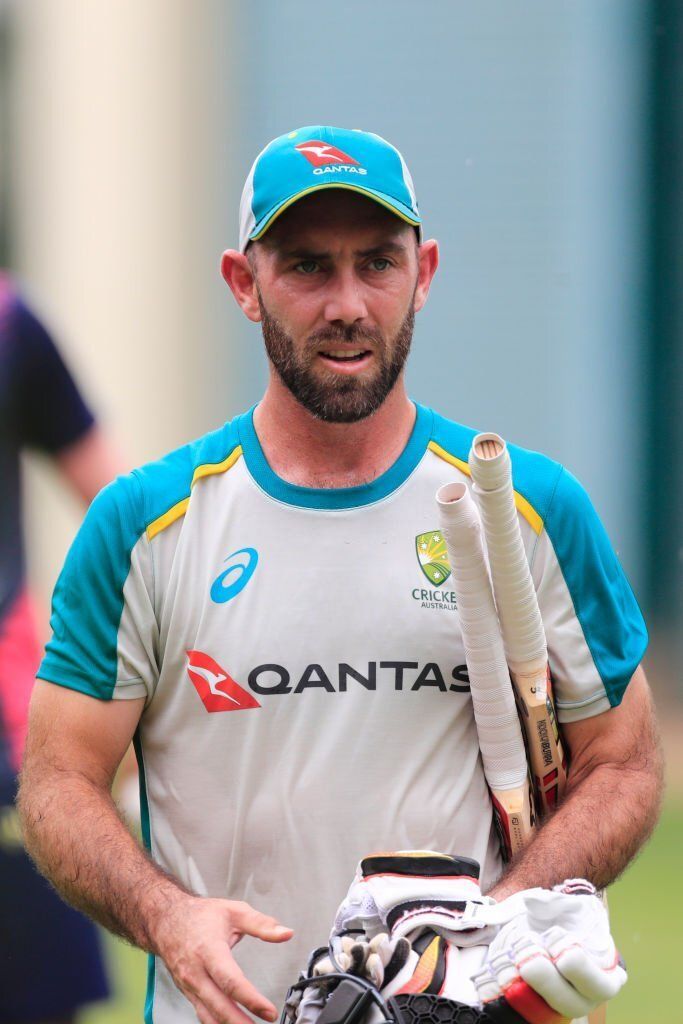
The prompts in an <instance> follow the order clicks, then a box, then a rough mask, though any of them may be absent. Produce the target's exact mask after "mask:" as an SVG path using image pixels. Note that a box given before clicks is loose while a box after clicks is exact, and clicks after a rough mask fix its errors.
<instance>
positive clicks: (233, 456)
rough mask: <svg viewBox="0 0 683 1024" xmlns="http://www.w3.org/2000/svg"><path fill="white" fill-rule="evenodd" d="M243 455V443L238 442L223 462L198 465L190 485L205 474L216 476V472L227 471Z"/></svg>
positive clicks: (192, 485)
mask: <svg viewBox="0 0 683 1024" xmlns="http://www.w3.org/2000/svg"><path fill="white" fill-rule="evenodd" d="M241 456H242V445H241V444H238V445H237V447H236V448H233V450H232V451H231V452H230V454H229V455H228V457H227V458H226V459H223V461H222V462H207V463H206V465H204V466H197V468H196V469H195V471H194V474H193V476H192V483H191V484H190V487H194V485H195V484H196V483H197V481H198V480H201V479H202V477H205V476H214V475H215V474H216V473H227V471H228V470H229V469H232V467H233V466H234V465H235V463H236V462H237V460H238V459H239V458H241Z"/></svg>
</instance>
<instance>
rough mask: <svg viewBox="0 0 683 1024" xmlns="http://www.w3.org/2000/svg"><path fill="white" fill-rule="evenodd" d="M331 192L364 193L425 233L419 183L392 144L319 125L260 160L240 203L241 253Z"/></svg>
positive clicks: (277, 142)
mask: <svg viewBox="0 0 683 1024" xmlns="http://www.w3.org/2000/svg"><path fill="white" fill-rule="evenodd" d="M325 188H345V189H350V190H352V191H354V192H360V193H361V194H362V195H366V196H368V198H370V199H374V200H375V202H377V203H380V204H381V205H382V206H385V207H386V208H387V209H388V210H391V212H392V213H395V214H396V216H397V217H400V218H401V219H402V220H404V221H406V223H408V224H412V225H414V226H415V227H416V228H417V229H418V232H419V231H420V224H421V218H420V212H419V210H418V207H417V199H416V198H415V188H414V186H413V179H412V178H411V176H410V171H409V170H408V168H407V166H406V162H405V160H404V159H403V157H402V156H401V154H400V153H399V151H398V150H397V149H396V148H395V147H394V146H392V145H391V143H389V142H387V141H386V140H385V139H383V138H381V137H380V136H379V135H374V134H373V133H372V132H364V131H360V130H359V129H357V128H354V129H353V130H351V129H348V128H330V127H329V126H325V125H313V126H309V127H308V128H298V129H297V130H296V131H293V132H288V133H287V134H286V135H281V136H280V137H279V138H277V139H273V141H272V142H269V143H268V145H267V146H266V148H265V149H264V150H262V151H261V152H260V153H259V155H258V156H257V157H256V160H255V161H254V164H253V166H252V168H251V170H250V172H249V176H248V177H247V180H246V182H245V184H244V189H243V191H242V200H241V202H240V238H239V246H240V251H241V252H244V250H245V249H246V248H247V246H248V245H249V242H253V241H256V240H257V239H259V238H261V237H262V236H263V235H264V234H265V233H266V231H267V230H268V228H269V227H270V226H271V224H272V223H273V221H275V220H276V219H277V218H278V217H279V216H280V214H281V213H284V211H285V210H287V209H288V208H289V207H290V206H291V205H292V203H295V202H297V200H299V199H303V197H304V196H308V195H310V194H311V193H312V192H317V191H319V190H321V189H325Z"/></svg>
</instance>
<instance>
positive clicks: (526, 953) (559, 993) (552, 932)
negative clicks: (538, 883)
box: [474, 880, 626, 1024]
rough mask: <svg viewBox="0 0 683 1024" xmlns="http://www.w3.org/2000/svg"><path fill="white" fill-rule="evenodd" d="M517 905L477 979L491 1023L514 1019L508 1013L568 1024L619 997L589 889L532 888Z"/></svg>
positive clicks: (607, 939)
mask: <svg viewBox="0 0 683 1024" xmlns="http://www.w3.org/2000/svg"><path fill="white" fill-rule="evenodd" d="M517 900H518V904H519V905H520V913H518V914H517V915H516V916H515V917H514V918H513V920H512V921H510V922H509V923H508V924H506V925H504V926H503V927H502V928H501V930H500V932H499V934H498V935H497V936H496V938H495V939H494V941H493V942H492V943H491V946H490V948H489V952H488V956H487V959H486V965H485V969H484V970H483V971H480V972H479V973H478V974H477V975H476V976H475V977H474V982H475V985H476V988H477V992H478V994H479V998H480V999H481V1001H482V1002H483V1003H484V1005H485V1007H486V1010H487V1012H488V1013H489V1015H490V1016H491V1017H492V1018H493V1019H494V1020H496V1021H500V1022H504V1021H505V1022H507V1021H509V1020H514V1019H515V1018H514V1017H512V1018H510V1017H509V1016H506V1013H507V1012H509V1010H512V1011H514V1013H516V1014H518V1015H519V1018H521V1019H522V1020H524V1021H533V1022H534V1024H537V1022H538V1024H545V1022H546V1021H547V1022H548V1024H551V1022H557V1021H558V1020H560V1019H562V1020H572V1019H574V1018H577V1017H583V1016H586V1015H588V1014H589V1013H591V1012H592V1011H593V1010H594V1009H596V1007H598V1006H599V1005H600V1004H601V1003H603V1002H605V1000H606V999H609V998H611V997H612V996H614V995H616V993H617V992H618V991H619V989H620V988H621V987H622V986H623V984H624V983H625V981H626V972H625V970H624V969H623V967H622V966H621V964H620V962H619V958H618V954H617V952H616V948H615V946H614V941H613V939H612V936H611V934H610V931H609V922H608V919H607V913H606V911H605V908H604V907H603V905H602V903H601V902H600V900H599V899H598V898H597V896H596V894H595V890H594V889H593V887H592V886H590V884H589V883H587V882H582V883H581V886H579V883H578V882H577V881H576V880H572V881H571V882H568V883H564V884H563V885H562V886H557V887H556V888H555V889H554V890H544V889H530V890H528V891H527V892H524V893H519V894H517ZM504 902H505V901H504ZM500 906H501V907H502V906H503V904H501V905H500ZM551 922H553V923H552V924H551ZM549 925H550V927H549Z"/></svg>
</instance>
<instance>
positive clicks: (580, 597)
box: [39, 406, 647, 1024]
mask: <svg viewBox="0 0 683 1024" xmlns="http://www.w3.org/2000/svg"><path fill="white" fill-rule="evenodd" d="M473 434H474V431H472V430H470V429H468V428H466V427H462V426H459V425H458V424H456V423H452V422H450V421H449V420H446V419H444V418H442V417H441V416H439V415H437V414H436V413H434V412H432V411H431V410H430V409H426V408H423V407H420V406H418V408H417V418H416V422H415V426H414V429H413V432H412V435H411V437H410V440H409V442H408V444H407V446H406V448H405V450H404V451H403V453H402V455H401V456H400V457H399V459H398V460H397V461H396V462H395V463H394V465H393V466H392V467H391V468H390V469H389V470H388V471H387V472H386V473H384V474H383V475H382V476H380V477H379V478H378V479H376V480H374V481H373V482H372V483H369V484H366V485H363V486H359V487H351V488H339V489H330V490H317V489H310V488H304V487H298V486H294V485H292V484H289V483H287V482H285V481H284V480H282V479H280V478H279V477H278V476H276V474H275V473H274V472H273V471H272V469H271V468H270V467H269V465H268V463H267V461H266V459H265V457H264V454H263V451H262V450H261V447H260V445H259V441H258V438H257V436H256V433H255V430H254V425H253V417H252V413H251V412H248V413H245V414H244V415H242V416H239V417H238V418H237V419H235V420H233V421H232V422H229V423H227V424H226V425H225V426H223V427H221V428H220V429H219V430H217V431H215V432H213V433H211V434H208V435H206V436H205V437H203V438H201V439H200V440H198V441H195V442H193V443H192V444H188V445H186V446H185V447H183V448H180V449H179V450H177V451H175V452H173V453H171V454H170V455H168V456H166V457H165V458H163V459H161V460H159V461H158V462H154V463H151V464H150V465H147V466H144V467H143V468H141V469H137V470H134V471H133V472H132V473H131V474H129V475H128V476H124V477H120V478H119V479H118V480H116V481H115V482H114V483H112V484H110V485H109V486H108V487H106V488H105V489H104V490H103V491H102V492H101V494H100V495H99V496H98V497H97V499H96V500H95V501H94V502H93V504H92V506H91V508H90V510H89V512H88V514H87V516H86V519H85V521H84V523H83V526H82V527H81V529H80V532H79V533H78V536H77V537H76V540H75V541H74V544H73V546H72V548H71V550H70V552H69V555H68V557H67V560H66V563H65V566H64V569H63V571H62V574H61V576H60V578H59V581H58V583H57V586H56V589H55V593H54V599H53V614H52V629H53V637H52V640H51V641H50V643H49V644H48V647H47V652H46V655H45V659H44V661H43V663H42V665H41V668H40V672H39V676H40V677H41V678H42V679H45V680H49V681H50V682H52V683H57V684H59V685H61V686H67V687H71V688H72V689H75V690H80V691H81V692H83V693H86V694H90V695H91V696H93V697H97V698H98V699H101V700H111V699H124V700H125V699H127V698H135V697H144V698H145V702H146V703H145V708H144V711H143V714H142V718H141V720H140V725H139V729H138V732H137V736H136V747H137V751H138V758H139V762H140V767H141V779H142V805H143V818H144V839H145V842H146V844H147V846H148V847H149V849H150V850H151V853H152V856H153V857H154V858H155V860H156V861H158V862H159V864H161V865H162V866H163V867H164V868H165V869H166V870H167V871H169V872H171V873H172V874H174V875H175V876H177V877H178V878H179V879H181V880H182V882H183V883H184V884H185V885H186V886H189V887H190V888H191V889H193V890H194V891H196V892H198V893H200V894H205V895H210V896H218V897H230V898H233V899H244V900H247V901H248V902H249V903H251V904H253V905H254V906H255V907H257V908H258V909H260V910H263V911H265V912H267V913H271V914H273V915H275V916H276V917H277V918H279V920H281V921H283V922H285V923H286V924H288V925H291V926H292V927H293V928H295V929H296V936H295V938H294V939H293V940H292V941H291V942H290V943H287V944H286V945H284V946H271V945H268V944H265V943H259V942H257V941H256V940H252V939H247V940H245V941H244V942H242V943H241V944H240V945H239V946H238V947H237V949H236V951H235V952H236V955H237V958H238V959H239V960H240V962H241V964H242V966H243V969H244V970H245V971H246V973H247V976H248V977H250V978H251V979H252V981H253V982H254V983H255V984H256V985H257V987H258V988H260V989H261V990H262V991H263V992H264V993H265V994H267V995H268V996H269V997H270V998H272V999H273V1000H274V1001H275V1003H276V1004H281V1002H282V999H283V996H284V994H285V991H286V988H287V986H288V984H290V983H291V982H293V981H294V980H295V979H296V977H297V974H298V971H299V969H300V968H301V967H302V966H303V965H304V963H305V960H306V956H307V954H308V952H309V951H310V950H311V949H312V948H313V947H314V946H317V945H319V944H320V943H321V942H324V941H326V938H327V934H328V929H329V926H330V924H331V921H332V919H333V916H334V911H335V909H336V906H337V904H338V903H339V901H340V900H341V898H342V896H343V895H344V893H345V891H346V888H347V886H348V884H349V882H350V880H351V878H352V876H353V872H354V869H355V865H356V863H357V861H358V860H359V859H360V857H361V856H363V855H364V854H367V853H369V852H372V851H376V850H395V849H406V848H421V849H432V850H443V851H446V852H452V853H459V854H464V855H466V856H468V857H473V858H475V859H476V860H478V861H479V862H480V863H481V865H482V880H483V883H484V885H485V886H486V885H489V884H490V883H491V881H492V879H493V878H494V877H495V875H496V873H497V872H498V870H499V866H500V864H499V854H498V849H497V841H496V838H495V833H494V829H493V827H492V816H491V804H490V801H489V797H488V792H487V789H486V783H485V780H484V775H483V771H482V766H481V760H480V757H479V750H478V745H477V737H476V731H475V725H474V719H473V715H472V706H471V700H470V695H469V690H468V685H467V673H466V668H465V656H464V651H463V646H462V640H461V637H460V632H459V627H458V613H457V610H456V607H455V601H454V595H453V592H452V589H451V588H450V587H449V579H448V577H449V573H450V569H449V566H448V563H447V560H446V556H445V548H444V545H443V542H442V540H441V537H440V535H439V532H438V528H437V527H438V514H437V507H436V503H435V497H434V496H435V494H436V491H437V489H438V488H439V487H440V486H441V485H442V484H444V483H447V482H449V481H452V480H466V479H467V478H468V476H469V473H468V467H467V455H468V451H469V448H470V443H471V440H472V437H473ZM511 457H512V464H513V479H514V485H515V488H516V492H517V507H518V510H519V516H520V523H521V528H522V533H523V537H524V541H525V544H526V547H527V551H528V555H529V559H530V562H531V565H532V572H533V576H534V580H535V583H536V586H537V589H538V595H539V601H540V605H541V611H542V615H543V619H544V622H545V629H546V633H547V638H548V646H549V652H550V663H551V668H552V671H553V675H554V681H555V696H556V700H557V709H558V717H559V719H560V721H561V722H568V721H574V720H576V719H580V718H585V717H588V716H591V715H596V714H599V713H601V712H603V711H607V710H608V709H609V708H610V707H613V706H614V705H616V704H618V703H619V702H620V700H621V698H622V695H623V693H624V690H625V688H626V686H627V684H628V681H629V679H630V678H631V675H632V674H633V672H634V670H635V668H636V666H637V665H638V662H639V661H640V658H641V656H642V654H643V651H644V648H645V645H646V640H647V635H646V631H645V626H644V623H643V620H642V617H641V614H640V612H639V610H638V606H637V604H636V601H635V599H634V597H633V594H632V592H631V588H630V587H629V584H628V582H627V581H626V578H625V576H624V574H623V572H622V569H621V567H620V565H619V562H618V561H617V558H616V556H615V554H614V551H613V550H612V547H611V546H610V543H609V541H608V539H607V537H606V535H605V531H604V530H603V527H602V525H601V524H600V521H599V520H598V517H597V515H596V513H595V511H594V510H593V508H592V506H591V504H590V501H589V499H588V497H587V495H586V493H585V492H584V490H583V489H582V488H581V486H580V485H579V484H578V483H577V482H576V480H575V479H574V478H573V477H572V476H571V475H570V474H569V473H568V472H567V471H566V470H564V469H563V468H562V467H561V466H559V465H558V464H557V463H555V462H552V461H550V460H549V459H547V458H545V457H544V456H542V455H538V454H536V453H533V452H529V451H524V450H522V449H519V448H515V447H511ZM194 1019H195V1017H194V1012H193V1010H192V1008H191V1006H190V1004H189V1003H187V1002H186V1001H185V1000H184V998H183V997H182V996H181V995H180V993H179V992H178V991H177V990H176V989H175V987H174V985H173V983H172V981H171V979H170V976H169V974H168V972H167V970H166V968H165V967H164V965H163V963H161V962H160V961H159V960H157V961H156V963H155V962H154V960H152V961H151V966H150V978H149V991H148V1000H147V1009H146V1020H147V1022H151V1021H153V1022H154V1024H181V1022H189V1021H192V1020H194Z"/></svg>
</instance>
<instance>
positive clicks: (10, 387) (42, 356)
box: [0, 273, 121, 1024]
mask: <svg viewBox="0 0 683 1024" xmlns="http://www.w3.org/2000/svg"><path fill="white" fill-rule="evenodd" d="M24 449H37V450H39V451H41V452H44V453H46V454H47V455H49V456H50V457H51V458H52V459H53V460H54V462H55V464H56V466H57V468H58V469H59V471H60V473H61V475H62V476H63V478H64V479H65V480H66V481H67V482H68V484H70V485H71V487H72V488H73V489H74V491H75V492H76V493H77V494H78V495H79V496H80V498H82V500H83V502H84V503H86V504H89V503H90V502H91V501H92V499H93V498H94V497H95V495H96V494H97V492H98V491H99V490H100V489H101V488H102V487H103V486H104V485H105V484H106V483H108V482H109V481H110V480H111V479H112V478H113V477H114V476H115V475H116V473H117V472H119V471H120V469H121V462H120V459H119V455H118V453H117V452H116V451H115V449H114V447H113V446H112V444H111V442H110V441H109V440H108V438H107V437H106V436H105V435H104V433H103V431H102V430H101V429H100V428H99V427H98V426H97V424H96V422H95V419H94V417H93V414H92V412H91V411H90V409H89V408H88V406H87V405H86V403H85V401H84V399H83V397H82V395H81V393H80V391H79V389H78V387H77V385H76V383H75V382H74V379H73V377H72V375H71V373H70V372H69V370H68V368H67V366H66V365H65V363H64V360H63V359H62V357H61V355H60V354H59V352H58V350H57V348H56V346H55V344H54V342H53V341H52V338H51V337H50V335H49V333H48V332H47V330H46V329H45V327H44V326H43V325H42V324H41V323H40V321H39V320H38V319H37V318H36V317H35V315H34V314H33V313H32V312H31V310H30V309H29V308H28V307H27V305H26V304H25V302H24V301H23V299H22V297H21V295H20V294H19V292H18V289H17V286H16V284H15V282H14V281H13V280H12V279H11V277H10V276H9V275H8V274H6V273H0V492H1V494H2V499H1V501H0V1024H23V1022H29V1021H30V1022H32V1024H57V1022H59V1024H66V1022H68V1021H72V1020H74V1014H75V1012H76V1011H77V1010H78V1009H79V1008H80V1007H81V1006H83V1005H84V1004H86V1003H90V1002H93V1001H95V1000H100V999H103V998H105V997H106V996H107V995H108V984H107V979H106V975H105V971H104V966H103V962H102V954H101V950H100V942H99V937H98V934H97V930H96V928H95V926H94V925H93V924H92V922H90V921H89V920H88V919H87V918H85V917H83V916H82V915H80V914H79V913H78V912H77V911H75V910H73V909H72V908H71V907H68V906H67V905H66V904H65V903H64V902H63V901H62V900H61V899H60V898H59V896H58V895H57V894H56V893H55V891H54V890H53V889H52V888H51V886H50V885H48V884H47V883H46V881H45V879H44V878H42V877H41V876H40V875H39V874H38V873H37V872H36V870H35V868H34V867H33V865H32V864H31V862H30V861H29V859H28V857H27V855H26V853H25V851H24V849H23V846H22V842H21V836H20V830H19V826H18V819H17V816H16V811H15V808H14V797H15V792H16V778H17V773H18V770H19V767H20V764H21V760H22V755H23V750H24V742H25V738H26V728H27V719H28V706H29V698H30V694H31V690H32V688H33V683H34V679H35V674H36V669H37V667H38V663H39V661H40V643H39V640H38V628H37V622H36V615H35V613H34V608H33V605H32V600H31V596H30V594H29V592H28V589H27V583H26V566H25V558H24V543H23V531H22V516H21V512H22V509H21V466H20V455H21V452H22V451H23V450H24Z"/></svg>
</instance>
